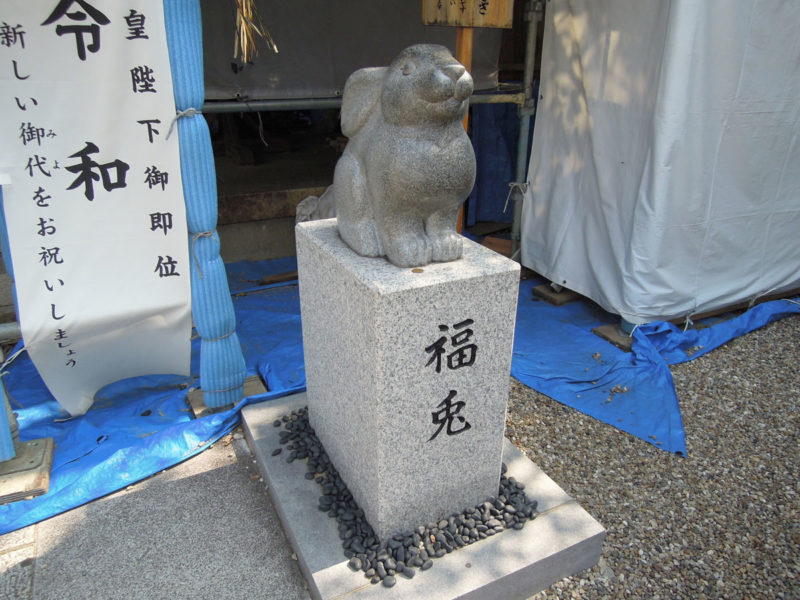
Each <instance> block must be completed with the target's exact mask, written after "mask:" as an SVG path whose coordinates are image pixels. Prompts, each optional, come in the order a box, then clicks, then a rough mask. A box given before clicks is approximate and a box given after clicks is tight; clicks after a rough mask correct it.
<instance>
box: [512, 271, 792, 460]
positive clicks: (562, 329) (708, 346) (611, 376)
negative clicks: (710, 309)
mask: <svg viewBox="0 0 800 600" xmlns="http://www.w3.org/2000/svg"><path fill="white" fill-rule="evenodd" d="M540 283H543V281H542V280H527V281H523V282H521V284H520V295H519V304H518V308H517V325H516V329H515V334H514V336H515V337H514V356H513V359H512V362H511V374H512V375H513V376H514V377H515V378H517V379H518V380H519V381H521V382H522V383H524V384H525V385H527V386H528V387H531V388H533V389H535V390H537V391H539V392H541V393H543V394H545V395H547V396H550V397H551V398H553V399H555V400H557V401H559V402H561V403H562V404H566V405H567V406H570V407H572V408H574V409H576V410H579V411H581V412H582V413H585V414H587V415H589V416H592V417H594V418H596V419H598V420H599V421H602V422H604V423H608V424H609V425H613V426H614V427H617V428H618V429H621V430H622V431H625V432H627V433H630V434H631V435H634V436H636V437H638V438H640V439H642V440H644V441H646V442H649V443H651V444H653V445H655V446H656V447H658V448H661V449H663V450H667V451H669V452H675V453H676V454H683V455H685V454H686V440H685V437H684V431H683V422H682V420H681V413H680V407H679V405H678V398H677V396H676V394H675V386H674V385H673V382H672V374H671V372H670V370H669V365H670V364H678V363H681V362H686V361H688V360H691V359H693V358H696V357H698V356H701V355H702V354H705V353H707V352H710V351H711V350H713V349H714V348H718V347H719V346H721V345H723V344H725V343H726V342H728V341H730V340H732V339H734V338H736V337H738V336H740V335H743V334H745V333H748V332H750V331H753V330H755V329H758V328H759V327H763V326H764V325H766V324H768V323H770V322H772V321H775V320H777V319H780V318H783V317H786V316H788V315H791V314H797V313H800V306H798V304H797V302H796V301H792V300H775V301H773V302H765V303H764V304H759V305H757V306H755V307H753V308H751V309H750V310H748V311H746V312H744V313H742V314H741V315H738V316H735V317H733V318H727V317H726V318H715V319H708V320H706V321H705V322H704V323H702V324H701V325H702V327H701V328H698V329H689V330H687V331H683V330H682V329H681V328H680V327H676V326H675V325H672V324H671V323H665V322H655V323H648V324H647V325H642V326H640V327H637V328H636V329H635V330H634V332H633V349H632V352H624V351H622V350H620V349H619V348H617V347H616V346H614V345H613V344H611V343H609V342H607V341H605V340H603V339H601V338H600V337H598V336H596V335H595V334H593V333H592V331H591V330H592V329H593V328H595V327H598V326H600V325H609V324H618V323H619V317H618V316H617V315H613V314H611V313H607V312H605V311H604V310H602V309H601V308H599V307H598V306H597V305H596V304H594V303H593V302H591V301H588V300H581V301H577V302H572V303H569V304H565V305H562V306H554V305H551V304H549V303H547V302H545V301H542V300H539V299H538V298H537V297H535V296H534V295H533V293H532V291H533V287H534V286H535V285H538V284H540Z"/></svg>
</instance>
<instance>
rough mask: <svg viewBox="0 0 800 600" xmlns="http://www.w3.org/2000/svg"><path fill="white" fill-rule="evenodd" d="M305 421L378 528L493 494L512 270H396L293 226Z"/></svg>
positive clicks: (474, 259)
mask: <svg viewBox="0 0 800 600" xmlns="http://www.w3.org/2000/svg"><path fill="white" fill-rule="evenodd" d="M296 239H297V260H298V274H299V280H300V301H301V312H302V322H303V345H304V352H305V366H306V378H307V389H308V407H309V419H310V421H311V425H312V426H313V427H314V429H315V430H316V433H317V435H318V436H319V438H320V440H321V441H322V443H323V445H324V446H325V449H326V451H327V453H328V455H329V456H330V457H331V459H332V460H333V463H334V464H335V465H336V467H337V469H338V471H339V473H340V475H341V476H342V479H343V480H344V481H345V483H346V484H347V486H348V487H349V489H350V491H351V492H352V494H353V497H354V498H355V500H356V502H357V503H358V504H359V506H360V507H361V508H362V509H363V510H364V513H365V515H366V518H367V521H368V522H369V523H370V525H372V527H373V529H374V530H375V532H376V534H377V535H378V537H380V538H381V539H386V538H388V537H390V536H391V535H393V534H395V533H399V532H403V531H407V530H409V529H411V528H413V527H416V526H417V525H419V524H421V523H428V522H431V521H435V520H438V519H439V518H441V517H445V516H448V515H449V514H451V513H453V512H459V511H461V510H462V509H464V508H466V507H468V506H474V505H475V504H477V503H479V502H483V501H484V500H485V499H486V498H487V497H489V496H493V495H495V494H496V493H497V490H498V484H499V479H500V469H501V462H502V448H503V431H504V425H505V416H506V402H507V398H508V386H509V371H510V367H511V352H512V346H513V338H514V320H515V314H516V303H517V293H518V281H519V265H518V264H517V263H515V262H513V261H510V260H508V259H507V258H505V257H503V256H500V255H499V254H497V253H495V252H492V251H491V250H488V249H486V248H484V247H482V246H480V245H478V244H475V243H473V242H470V241H469V240H464V255H463V258H462V259H460V260H457V261H454V262H447V263H432V264H429V265H426V266H425V267H422V268H416V269H411V268H399V267H396V266H394V265H392V264H390V263H388V262H387V261H386V260H384V259H376V258H365V257H361V256H359V255H358V254H356V253H355V252H353V251H352V250H351V249H350V248H349V247H347V246H346V245H345V244H344V242H342V240H341V239H340V237H339V234H338V232H337V226H336V220H335V219H329V220H325V221H315V222H310V223H301V224H299V225H298V227H297V230H296Z"/></svg>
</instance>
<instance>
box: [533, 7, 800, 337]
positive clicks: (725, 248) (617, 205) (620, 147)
mask: <svg viewBox="0 0 800 600" xmlns="http://www.w3.org/2000/svg"><path fill="white" fill-rule="evenodd" d="M545 19H546V25H545V35H544V47H543V51H542V70H541V78H542V81H541V96H540V100H539V107H538V112H537V115H536V125H535V132H534V139H533V149H532V156H531V160H530V166H529V172H528V181H529V182H530V184H531V185H530V186H529V189H528V191H527V193H526V194H525V199H524V201H525V204H524V210H523V222H522V243H521V257H522V263H523V264H524V265H525V266H527V267H529V268H531V269H533V270H535V271H537V272H538V273H540V274H542V275H544V276H546V277H547V278H549V279H550V280H551V281H553V282H555V283H558V284H561V285H564V286H566V287H568V288H570V289H573V290H575V291H577V292H579V293H581V294H583V295H585V296H588V297H589V298H591V299H593V300H594V301H595V302H597V303H598V304H600V305H601V306H602V307H604V308H605V309H607V310H609V311H611V312H614V313H616V314H619V315H621V316H622V317H623V318H624V319H626V320H627V321H630V322H632V323H643V322H648V321H653V320H657V319H675V318H684V317H688V316H691V315H692V314H697V313H701V312H704V311H708V310H713V309H716V308H720V307H724V306H727V305H730V304H733V303H737V302H741V301H747V300H753V299H755V298H757V297H759V296H761V295H764V294H767V293H771V292H780V291H785V290H789V289H792V288H795V287H798V286H800V139H799V138H798V132H799V131H800V2H797V1H796V0H788V1H784V2H779V1H777V0H737V1H736V2H730V1H727V0H715V1H714V0H709V1H703V2H698V1H697V0H673V1H668V0H662V1H659V2H642V3H632V2H630V0H603V1H599V0H551V1H550V2H548V3H547V8H546V16H545Z"/></svg>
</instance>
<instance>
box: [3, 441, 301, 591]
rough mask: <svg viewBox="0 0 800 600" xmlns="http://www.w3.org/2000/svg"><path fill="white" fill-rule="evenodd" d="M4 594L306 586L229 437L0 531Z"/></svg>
mask: <svg viewBox="0 0 800 600" xmlns="http://www.w3.org/2000/svg"><path fill="white" fill-rule="evenodd" d="M12 592H13V593H12ZM0 598H15V599H16V598H34V599H35V600H46V599H49V598H57V599H59V600H71V599H73V598H74V599H81V600H85V599H87V598H147V599H156V598H163V599H165V600H166V599H170V600H173V599H187V600H189V599H196V598H280V599H281V600H306V599H307V598H308V592H307V591H306V586H305V582H304V580H303V577H302V574H301V573H300V570H299V569H298V566H297V562H296V561H294V560H292V556H291V550H290V549H289V547H288V544H287V543H286V539H285V537H284V534H283V531H282V530H281V526H280V522H279V520H278V517H277V515H276V514H275V511H274V510H273V508H272V505H271V504H270V503H269V501H268V499H267V494H266V490H265V486H264V483H263V481H262V479H261V477H260V475H259V474H258V471H257V469H256V468H255V465H254V464H253V459H252V455H251V454H250V452H249V451H248V448H247V444H246V442H245V440H243V439H241V440H235V439H231V438H226V439H225V440H224V441H223V440H221V441H219V442H217V443H216V444H214V446H213V447H212V448H210V449H208V450H206V451H204V452H202V453H201V454H199V455H197V456H195V457H193V458H191V459H189V460H187V461H185V462H183V463H181V464H180V465H177V466H176V467H174V468H172V469H169V470H167V471H164V472H162V473H159V474H158V475H156V476H154V477H151V478H149V479H147V480H145V481H142V482H139V483H137V484H135V485H132V486H130V487H128V488H126V489H125V490H121V491H119V492H116V493H114V494H111V495H109V496H106V497H105V498H101V499H99V500H96V501H94V502H91V503H89V504H86V505H84V506H81V507H79V508H76V509H74V510H71V511H69V512H66V513H63V514H61V515H58V516H56V517H53V518H51V519H48V520H46V521H42V522H40V523H38V524H37V525H32V526H30V527H26V528H24V529H21V530H19V531H17V532H12V533H10V534H6V535H3V536H0Z"/></svg>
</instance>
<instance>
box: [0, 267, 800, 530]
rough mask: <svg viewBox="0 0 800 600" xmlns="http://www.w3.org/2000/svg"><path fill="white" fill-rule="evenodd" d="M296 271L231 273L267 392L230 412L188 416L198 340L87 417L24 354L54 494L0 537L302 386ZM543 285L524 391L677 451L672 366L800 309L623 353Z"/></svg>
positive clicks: (668, 335) (523, 358)
mask: <svg viewBox="0 0 800 600" xmlns="http://www.w3.org/2000/svg"><path fill="white" fill-rule="evenodd" d="M295 269H296V262H295V261H294V259H282V260H279V261H269V262H259V263H250V262H243V263H236V264H233V265H228V268H227V270H228V279H229V285H230V289H231V292H232V294H233V304H234V308H235V311H236V320H237V328H238V333H239V337H240V339H241V344H242V350H243V352H244V356H245V361H246V364H247V372H248V375H253V374H256V373H258V374H260V375H261V376H262V378H263V379H264V380H265V381H266V383H267V385H268V388H269V392H268V393H267V394H264V395H261V396H257V397H254V398H251V399H247V400H244V401H243V402H241V403H240V404H239V405H237V406H236V407H234V408H233V409H231V410H228V411H225V412H221V413H218V414H214V415H209V416H205V417H202V418H200V419H193V418H192V417H191V412H190V410H189V407H188V406H187V404H186V393H187V389H188V388H190V387H191V386H196V385H197V373H198V368H199V340H194V341H193V344H192V373H193V374H194V376H192V377H178V376H148V377H137V378H134V379H129V380H125V381H121V382H117V383H115V384H112V385H110V386H107V387H106V388H104V389H103V390H101V391H100V392H99V393H98V395H97V400H96V402H95V405H94V406H93V407H92V409H91V410H90V411H89V412H88V413H87V414H86V415H84V416H82V417H78V418H74V419H69V418H68V415H67V414H66V413H64V412H63V411H61V410H60V407H59V406H58V404H57V402H56V401H55V400H54V399H53V397H52V396H51V395H50V393H49V392H48V391H47V388H46V387H45V386H44V384H43V383H42V381H41V378H40V377H39V376H38V374H37V373H36V370H35V369H34V367H33V365H32V363H31V361H30V359H29V358H28V356H27V354H26V353H24V352H23V353H22V354H20V356H19V357H18V358H17V359H16V360H14V361H13V363H11V365H10V366H9V367H8V369H7V371H8V374H7V375H6V376H5V379H4V381H5V385H6V388H7V390H8V393H9V396H10V401H11V405H12V408H13V409H14V411H15V412H17V413H18V415H19V423H20V437H21V439H22V440H30V439H35V438H40V437H52V438H53V439H54V441H55V452H54V456H53V468H52V471H51V480H50V491H49V492H48V493H47V494H45V495H44V496H40V497H38V498H34V499H32V500H27V501H22V502H15V503H12V504H9V505H6V506H0V533H6V532H9V531H13V530H14V529H17V528H20V527H24V526H25V525H29V524H31V523H35V522H37V521H39V520H42V519H45V518H48V517H51V516H54V515H56V514H58V513H60V512H63V511H65V510H68V509H70V508H74V507H76V506H79V505H81V504H84V503H86V502H89V501H90V500H93V499H95V498H99V497H101V496H104V495H106V494H109V493H111V492H113V491H115V490H118V489H121V488H123V487H125V486H127V485H130V484H131V483H133V482H136V481H139V480H141V479H144V478H146V477H148V476H150V475H152V474H154V473H157V472H159V471H161V470H163V469H165V468H168V467H170V466H172V465H174V464H177V463H179V462H181V461H183V460H185V459H187V458H189V457H190V456H193V455H194V454H196V453H198V452H200V451H201V450H203V449H204V448H206V447H207V446H208V445H209V444H211V443H213V442H214V441H215V440H217V439H219V438H220V437H221V436H222V435H224V434H225V433H227V432H228V431H230V430H231V429H232V428H233V427H234V426H235V425H236V424H237V423H238V419H239V414H238V413H239V409H240V408H241V407H242V406H243V405H244V404H245V403H247V402H253V401H261V400H267V399H269V398H274V397H279V396H283V395H286V394H289V393H294V392H297V391H301V390H303V389H304V387H305V371H304V367H303V348H302V334H301V328H300V303H299V296H298V289H297V284H296V282H289V283H282V284H274V285H269V286H261V285H259V283H260V282H261V281H262V279H263V278H264V277H265V276H267V275H270V274H275V273H282V272H286V271H292V270H295ZM535 283H538V282H537V281H533V280H528V281H523V282H521V284H520V297H519V305H518V311H517V326H516V331H515V340H514V356H513V360H512V367H511V370H512V375H514V377H516V378H517V379H519V380H520V381H521V382H522V383H524V384H526V385H528V386H530V387H532V388H534V389H536V390H538V391H540V392H542V393H544V394H547V395H548V396H550V397H552V398H555V399H556V400H558V401H560V402H562V403H564V404H567V405H569V406H571V407H573V408H576V409H577V410H580V411H582V412H585V413H586V414H589V415H591V416H593V417H595V418H597V419H599V420H601V421H603V422H605V423H609V424H611V425H613V426H615V427H618V428H619V429H622V430H623V431H627V432H629V433H631V434H632V435H635V436H637V437H640V438H641V439H643V440H645V441H647V442H649V443H651V444H655V445H656V446H658V447H659V448H663V449H664V450H669V451H671V452H683V453H685V451H686V445H685V441H684V436H683V427H682V423H681V417H680V410H679V407H678V401H677V398H676V397H675V389H674V387H673V384H672V377H671V375H670V371H669V368H668V364H675V363H678V362H683V361H685V360H689V359H691V358H694V357H696V356H700V355H701V354H704V353H705V352H708V351H710V350H712V349H713V348H716V347H718V346H720V345H721V344H724V343H725V342H727V341H728V340H730V339H732V338H734V337H736V336H738V335H741V334H743V333H746V332H748V331H752V330H753V329H756V328H758V327H761V326H763V325H765V324H767V323H769V322H770V321H773V320H775V319H778V318H781V317H783V316H787V315H789V314H797V313H800V307H799V306H798V304H797V303H796V302H792V301H787V300H779V301H775V302H769V303H765V304H761V305H759V306H756V307H755V308H753V309H751V310H749V311H747V312H746V313H744V314H742V315H740V316H738V317H736V318H733V319H730V320H727V321H723V322H720V323H718V324H715V325H713V326H710V327H704V328H703V329H698V330H688V331H686V332H683V331H682V330H681V329H680V328H677V327H675V326H673V325H670V324H668V323H651V324H648V325H646V326H641V327H639V328H637V329H636V331H635V332H634V340H633V352H632V353H625V352H623V351H621V350H619V349H617V348H616V347H615V346H613V345H611V344H609V343H608V342H605V341H603V340H601V339H600V338H598V337H597V336H595V335H594V334H592V333H591V329H592V328H593V327H596V326H597V325H602V324H608V323H616V322H618V317H616V316H614V315H610V314H608V313H606V312H604V311H602V310H601V309H599V308H597V307H596V305H594V304H593V303H591V302H588V301H580V302H575V303H573V304H568V305H564V306H561V307H555V306H552V305H550V304H548V303H546V302H543V301H538V300H535V299H534V297H533V295H532V287H533V285H534V284H535Z"/></svg>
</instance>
